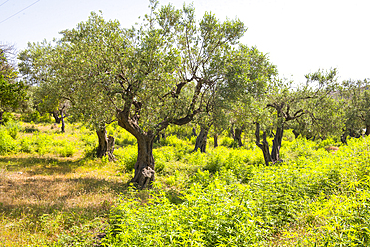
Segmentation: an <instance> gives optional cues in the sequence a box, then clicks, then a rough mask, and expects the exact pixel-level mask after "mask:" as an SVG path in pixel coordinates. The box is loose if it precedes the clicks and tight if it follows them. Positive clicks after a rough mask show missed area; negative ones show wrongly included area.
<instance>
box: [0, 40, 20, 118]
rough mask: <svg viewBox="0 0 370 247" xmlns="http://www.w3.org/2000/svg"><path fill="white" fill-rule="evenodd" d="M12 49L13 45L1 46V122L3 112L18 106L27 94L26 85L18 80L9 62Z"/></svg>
mask: <svg viewBox="0 0 370 247" xmlns="http://www.w3.org/2000/svg"><path fill="white" fill-rule="evenodd" d="M11 51H12V47H11V46H6V45H1V46H0V123H1V121H2V114H3V113H4V112H5V111H9V110H13V109H16V108H18V107H19V104H20V103H21V102H22V101H23V100H24V98H25V96H26V91H25V89H26V87H25V85H24V83H23V82H22V81H19V80H17V78H18V73H17V71H16V69H15V68H14V66H13V65H12V64H11V63H10V62H9V59H8V55H9V53H10V52H11Z"/></svg>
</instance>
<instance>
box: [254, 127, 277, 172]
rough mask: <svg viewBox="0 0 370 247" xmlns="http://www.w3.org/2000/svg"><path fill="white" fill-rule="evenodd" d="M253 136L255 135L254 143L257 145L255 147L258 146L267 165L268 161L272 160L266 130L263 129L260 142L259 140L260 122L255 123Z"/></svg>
mask: <svg viewBox="0 0 370 247" xmlns="http://www.w3.org/2000/svg"><path fill="white" fill-rule="evenodd" d="M255 136H256V145H257V147H259V148H260V149H261V150H262V153H263V158H264V160H265V164H266V165H267V166H268V165H269V164H270V162H273V161H272V159H271V155H270V149H269V144H268V142H267V138H266V131H263V135H262V142H261V138H260V124H259V123H256V132H255Z"/></svg>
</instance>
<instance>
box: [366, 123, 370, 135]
mask: <svg viewBox="0 0 370 247" xmlns="http://www.w3.org/2000/svg"><path fill="white" fill-rule="evenodd" d="M369 134H370V124H366V131H365V136H368V135H369Z"/></svg>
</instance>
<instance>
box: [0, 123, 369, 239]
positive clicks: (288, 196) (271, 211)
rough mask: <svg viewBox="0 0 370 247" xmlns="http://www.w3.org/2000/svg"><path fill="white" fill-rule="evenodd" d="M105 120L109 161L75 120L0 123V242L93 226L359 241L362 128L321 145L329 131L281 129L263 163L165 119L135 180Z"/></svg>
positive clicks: (119, 139)
mask: <svg viewBox="0 0 370 247" xmlns="http://www.w3.org/2000/svg"><path fill="white" fill-rule="evenodd" d="M14 126H17V127H16V130H14ZM30 129H32V131H30ZM107 129H108V133H109V134H111V135H113V136H115V137H116V151H115V155H116V157H117V158H118V160H117V161H116V162H108V160H107V159H105V158H103V159H101V160H97V159H94V158H92V157H91V155H90V156H89V154H93V153H94V148H95V146H96V143H97V138H96V136H95V133H94V132H92V131H89V130H87V129H86V128H84V127H81V126H78V125H69V128H67V133H65V134H62V133H60V131H59V129H58V128H56V127H55V126H54V125H53V124H44V125H42V124H23V123H16V124H13V125H9V126H5V127H0V131H1V133H2V136H1V140H0V147H1V148H2V149H0V150H2V151H1V152H2V156H0V243H1V245H2V246H93V245H94V244H96V243H98V242H99V238H97V236H98V235H99V234H100V233H106V234H107V237H106V238H105V239H104V240H103V242H104V243H105V244H106V246H368V245H369V244H370V240H369V237H370V230H369V229H370V216H369V215H370V212H369V211H370V199H369V198H370V197H369V196H370V191H369V187H370V168H369V167H370V166H369V163H370V157H369V144H370V139H369V138H360V139H352V140H350V141H349V145H348V146H341V147H340V149H339V151H337V152H336V153H331V152H327V151H326V150H325V148H326V147H328V146H330V145H337V144H336V143H335V142H334V141H333V140H326V141H324V142H312V141H307V140H305V139H301V138H298V139H294V138H292V135H290V134H289V132H287V133H288V134H287V138H285V139H284V143H283V147H282V150H281V154H282V158H283V160H284V162H282V163H280V164H275V165H272V166H269V167H266V166H265V165H264V161H263V157H262V153H261V152H260V150H259V149H258V148H256V147H255V146H254V145H253V142H250V143H249V142H246V147H244V148H238V149H236V148H230V147H229V146H230V145H231V144H230V139H229V138H228V137H221V138H220V143H221V146H220V147H218V148H215V149H214V148H212V147H208V152H207V153H205V154H202V153H200V152H195V153H193V152H192V149H193V145H194V141H195V138H194V137H192V136H191V131H189V130H185V131H184V130H181V129H178V128H174V129H173V130H171V129H170V130H171V131H172V132H170V131H168V132H167V137H166V139H162V140H160V142H159V143H156V144H155V150H154V157H155V160H156V169H157V176H156V182H155V186H154V189H152V190H149V191H136V190H135V189H134V188H133V187H130V186H129V185H128V181H129V180H130V178H131V177H132V174H133V166H134V163H135V161H136V155H137V150H136V142H135V140H134V139H133V137H132V136H131V135H129V134H128V133H127V132H125V131H123V130H122V129H120V128H118V127H117V126H116V125H115V124H112V125H111V126H108V128H107ZM176 135H177V136H176ZM209 146H211V145H209ZM4 147H5V148H4ZM62 150H67V151H68V150H72V151H71V152H70V154H68V152H64V151H62Z"/></svg>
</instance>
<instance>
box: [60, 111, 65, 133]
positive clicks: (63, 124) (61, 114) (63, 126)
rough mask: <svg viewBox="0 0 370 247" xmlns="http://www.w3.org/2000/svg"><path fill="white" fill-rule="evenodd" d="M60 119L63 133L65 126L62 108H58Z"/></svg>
mask: <svg viewBox="0 0 370 247" xmlns="http://www.w3.org/2000/svg"><path fill="white" fill-rule="evenodd" d="M60 119H61V121H62V132H63V133H64V132H65V127H66V125H65V123H64V114H63V109H62V110H60Z"/></svg>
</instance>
